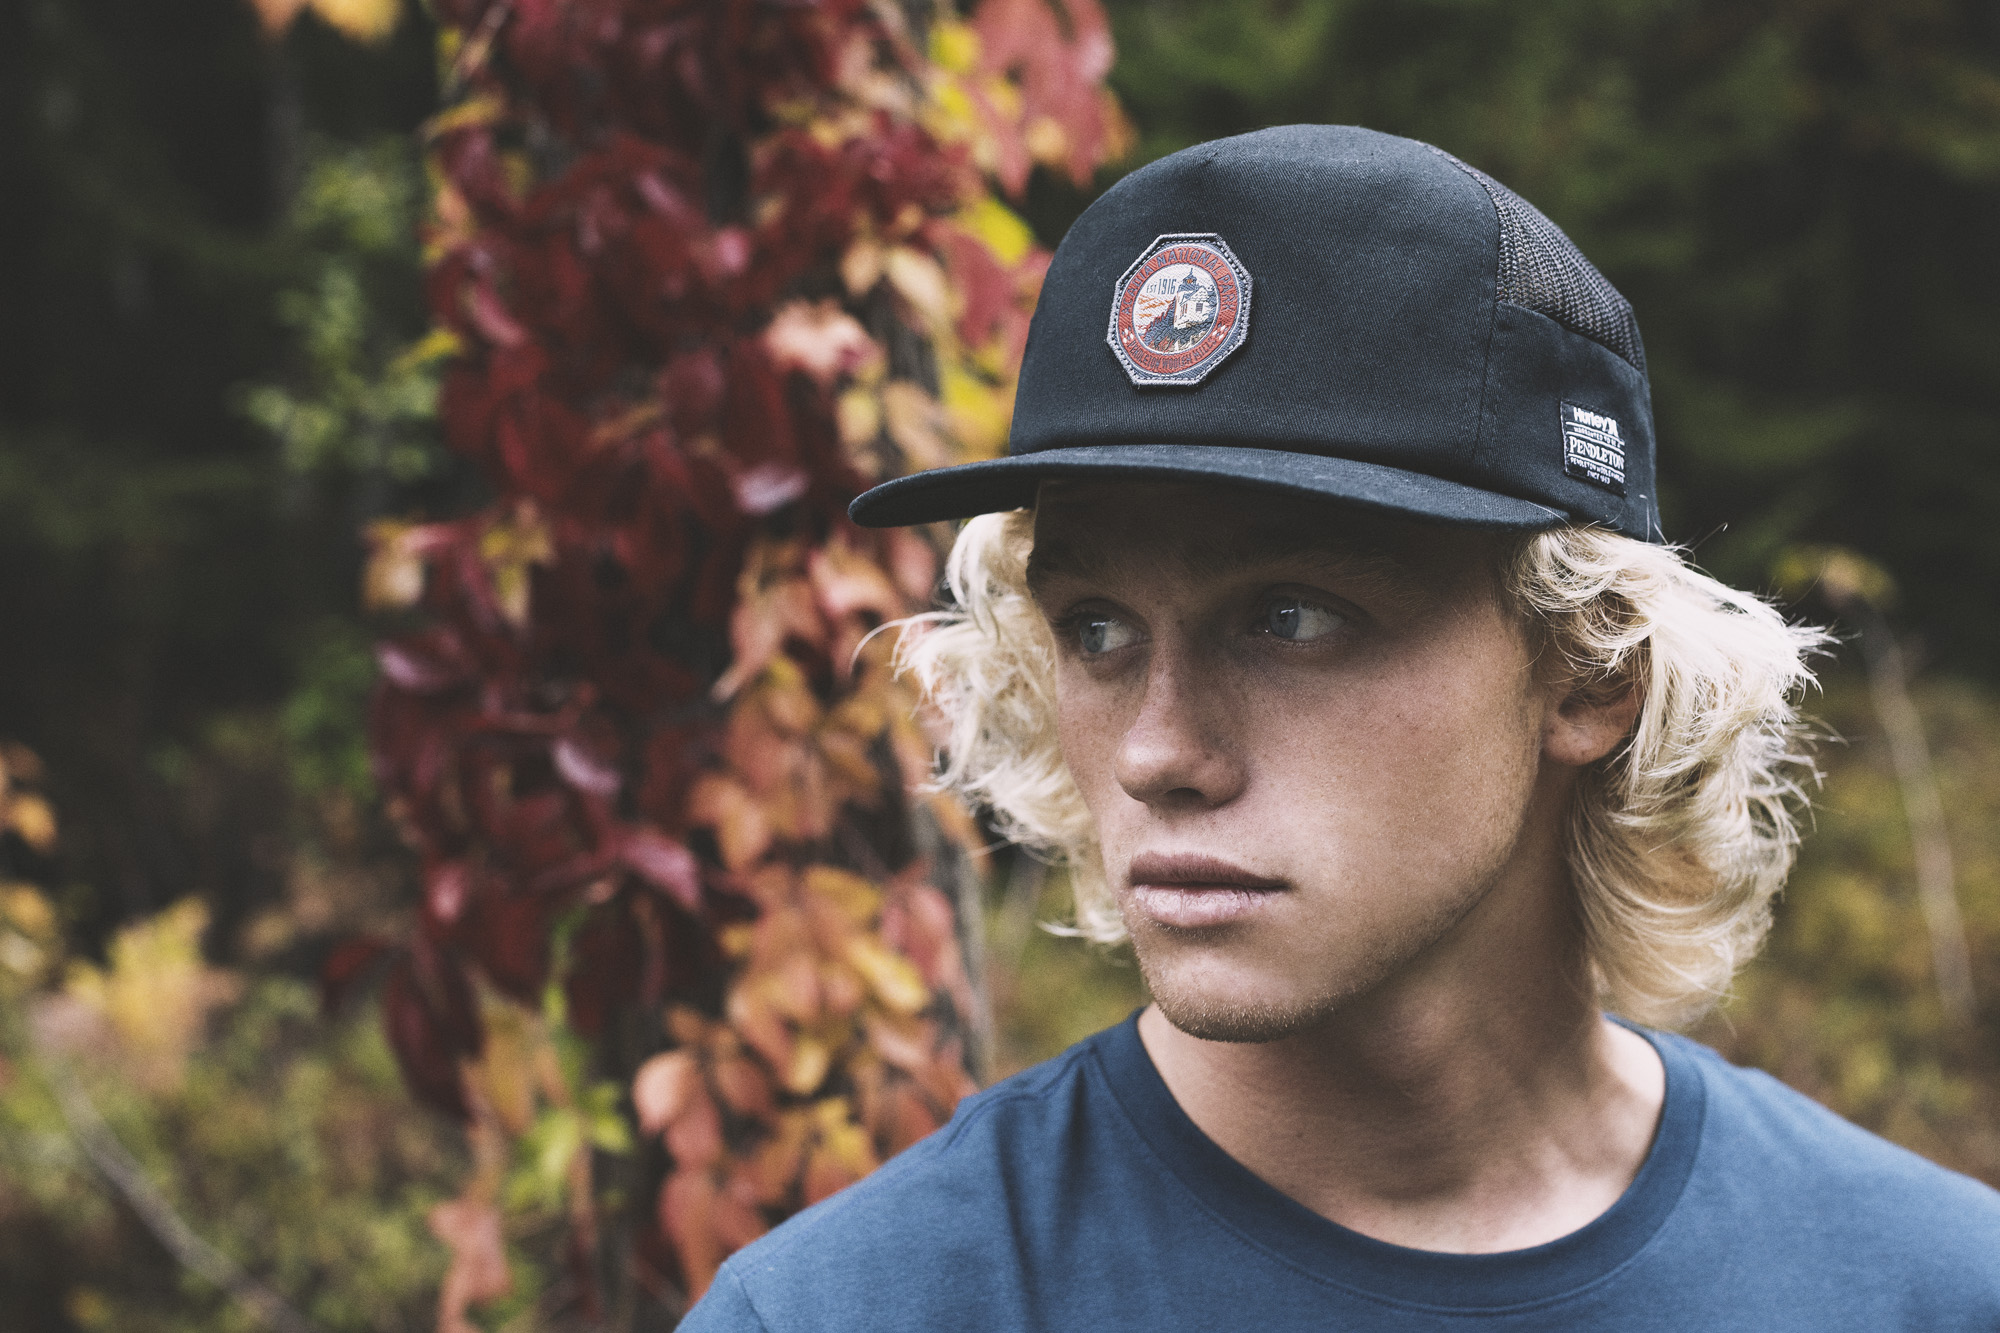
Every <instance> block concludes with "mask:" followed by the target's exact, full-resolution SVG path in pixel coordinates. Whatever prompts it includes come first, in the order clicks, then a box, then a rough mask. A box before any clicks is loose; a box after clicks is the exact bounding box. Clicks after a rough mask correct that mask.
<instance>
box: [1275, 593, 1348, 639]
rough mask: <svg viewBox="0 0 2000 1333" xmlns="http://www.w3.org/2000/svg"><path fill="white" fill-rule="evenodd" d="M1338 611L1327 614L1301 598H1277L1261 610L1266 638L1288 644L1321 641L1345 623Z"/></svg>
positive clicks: (1322, 608)
mask: <svg viewBox="0 0 2000 1333" xmlns="http://www.w3.org/2000/svg"><path fill="white" fill-rule="evenodd" d="M1346 619H1347V618H1346V617H1345V616H1343V615H1341V614H1340V613H1339V612H1338V611H1329V610H1328V609H1327V608H1325V607H1323V606H1318V605H1315V604H1314V603H1312V602H1308V601H1306V600H1305V599H1303V598H1300V597H1279V598H1275V599H1273V600H1272V602H1271V604H1270V605H1269V606H1268V607H1266V608H1265V609H1264V624H1263V626H1262V628H1263V630H1264V632H1265V633H1266V634H1269V635H1271V636H1272V637H1273V638H1277V639H1284V640H1286V641H1287V642H1289V643H1310V642H1311V641H1312V640H1314V639H1320V638H1324V637H1326V636H1327V635H1329V634H1331V633H1333V632H1334V631H1335V630H1336V629H1339V628H1340V626H1341V625H1342V624H1343V623H1345V621H1346Z"/></svg>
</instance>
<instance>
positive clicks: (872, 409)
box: [834, 389, 882, 449]
mask: <svg viewBox="0 0 2000 1333" xmlns="http://www.w3.org/2000/svg"><path fill="white" fill-rule="evenodd" d="M834 421H835V422H836V423H837V424H838V425H839V427H840V442H841V443H842V444H844V445H846V446H847V447H848V448H850V449H853V448H857V447H859V446H861V445H864V444H872V443H874V441H875V437H876V436H877V435H879V434H881V433H882V404H881V401H880V399H878V398H877V397H876V396H875V393H874V391H873V390H870V389H849V390H848V391H847V392H846V393H843V394H842V395H840V401H839V402H838V403H837V404H836V405H835V407H834Z"/></svg>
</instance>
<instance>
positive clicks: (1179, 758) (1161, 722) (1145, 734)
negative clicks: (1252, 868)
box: [1116, 644, 1246, 809]
mask: <svg viewBox="0 0 2000 1333" xmlns="http://www.w3.org/2000/svg"><path fill="white" fill-rule="evenodd" d="M1163 649H1164V650H1165V651H1163ZM1208 674H1209V673H1206V672H1203V671H1201V670H1199V669H1197V665H1196V664H1195V663H1194V662H1193V661H1192V660H1191V658H1190V655H1189V654H1187V653H1185V652H1182V651H1175V650H1173V649H1171V648H1169V647H1168V645H1165V644H1156V645H1155V647H1154V650H1153V652H1152V653H1151V654H1150V657H1149V660H1148V662H1147V667H1146V692H1145V694H1144V696H1143V697H1142V698H1141V699H1140V701H1139V710H1138V712H1137V713H1136V714H1134V716H1133V718H1132V721H1131V723H1130V725H1128V726H1127V727H1126V728H1125V734H1124V735H1123V736H1122V737H1121V738H1120V740H1119V745H1118V757H1117V766H1116V767H1117V775H1118V785H1119V786H1121V787H1123V788H1124V789H1125V794H1126V795H1128V796H1130V797H1131V798H1132V799H1133V800H1135V801H1141V802H1143V803H1145V804H1146V805H1150V806H1155V807H1165V808H1187V809H1210V808H1213V807H1215V806H1218V805H1223V804H1226V803H1227V802H1229V801H1231V800H1234V799H1235V798H1236V796H1237V795H1239V794H1240V793H1241V792H1242V790H1243V785H1244V779H1245V776H1246V775H1245V772H1244V769H1243V765H1242V763H1241V761H1240V760H1239V758H1238V757H1237V754H1236V750H1235V747H1234V746H1233V745H1231V744H1230V743H1229V741H1230V738H1229V735H1228V731H1229V727H1228V721H1227V714H1228V708H1227V702H1226V686H1225V685H1224V684H1223V682H1220V681H1217V680H1211V679H1208Z"/></svg>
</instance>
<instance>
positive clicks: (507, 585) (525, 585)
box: [479, 502, 556, 629]
mask: <svg viewBox="0 0 2000 1333" xmlns="http://www.w3.org/2000/svg"><path fill="white" fill-rule="evenodd" d="M479 555H480V558H481V559H482V560H484V561H485V562H486V572H487V575H488V577H490V578H491V579H492V580H493V599H494V601H496V602H498V603H499V604H500V614H501V615H503V616H505V617H506V618H507V620H508V622H509V623H510V624H512V625H513V626H514V627H515V628H517V629H518V628H520V627H521V626H523V625H526V624H527V623H528V589H529V571H530V570H531V569H532V568H533V567H534V566H536V565H546V564H550V563H552V562H553V561H554V560H555V555H556V548H555V541H554V539H553V538H552V537H551V536H550V535H549V526H548V524H546V523H544V522H543V521H542V519H541V516H540V515H538V514H537V513H536V512H535V510H534V507H533V506H532V505H531V504H528V503H525V502H524V503H522V504H521V505H520V506H519V507H518V508H516V510H515V511H514V514H513V516H512V517H511V518H503V519H501V520H500V521H499V522H497V523H495V524H494V525H493V526H492V527H490V528H488V529H486V531H485V532H484V533H482V534H480V538H479Z"/></svg>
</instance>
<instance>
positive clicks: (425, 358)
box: [389, 325, 465, 375]
mask: <svg viewBox="0 0 2000 1333" xmlns="http://www.w3.org/2000/svg"><path fill="white" fill-rule="evenodd" d="M464 350H465V344H464V342H463V341H461V340H460V338H459V336H458V334H456V333H454V332H453V331H452V330H450V329H448V328H445V327H444V326H443V325H439V326H438V327H437V328H434V329H432V330H431V331H430V332H429V333H426V334H425V335H424V336H423V337H421V338H419V339H417V341H415V342H413V343H411V344H410V345H409V346H408V347H406V348H404V349H403V350H402V352H401V353H400V354H399V355H398V356H397V357H396V359H395V360H394V361H392V362H390V363H389V373H390V374H391V375H407V374H410V373H411V372H412V371H415V370H419V369H421V368H423V367H425V366H433V365H436V364H437V363H438V362H440V361H449V360H450V359H451V358H452V357H455V356H457V355H458V354H459V353H460V352H462V351H464Z"/></svg>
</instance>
